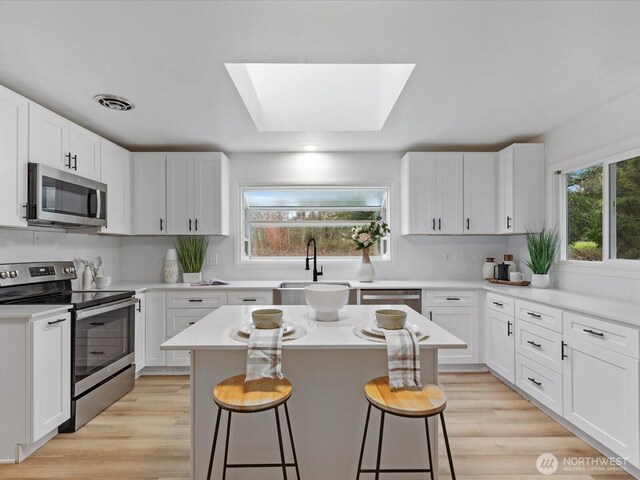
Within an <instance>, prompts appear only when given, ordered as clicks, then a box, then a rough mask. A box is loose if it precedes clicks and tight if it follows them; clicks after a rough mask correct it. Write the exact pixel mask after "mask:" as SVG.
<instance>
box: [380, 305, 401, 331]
mask: <svg viewBox="0 0 640 480" xmlns="http://www.w3.org/2000/svg"><path fill="white" fill-rule="evenodd" d="M406 322H407V312H405V311H404V310H388V309H384V310H376V325H377V326H378V327H380V328H384V329H385V330H400V329H401V328H404V324H405V323H406Z"/></svg>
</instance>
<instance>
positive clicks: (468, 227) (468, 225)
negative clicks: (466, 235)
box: [467, 218, 471, 230]
mask: <svg viewBox="0 0 640 480" xmlns="http://www.w3.org/2000/svg"><path fill="white" fill-rule="evenodd" d="M470 227H471V226H470V219H468V218H467V230H470V229H471V228H470Z"/></svg>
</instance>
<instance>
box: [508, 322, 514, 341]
mask: <svg viewBox="0 0 640 480" xmlns="http://www.w3.org/2000/svg"><path fill="white" fill-rule="evenodd" d="M511 325H513V323H511V322H507V337H510V336H511V334H512V333H513V332H512V331H511Z"/></svg>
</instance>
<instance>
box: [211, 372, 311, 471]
mask: <svg viewBox="0 0 640 480" xmlns="http://www.w3.org/2000/svg"><path fill="white" fill-rule="evenodd" d="M244 379H245V376H244V375H236V376H235V377H231V378H227V379H226V380H223V381H222V382H220V383H219V384H218V385H216V387H215V388H214V389H213V400H214V402H215V403H216V405H218V415H217V418H216V427H215V431H214V434H213V444H212V446H211V456H210V458H209V472H208V474H207V479H209V480H210V479H211V471H212V470H213V457H214V454H215V451H216V443H217V441H218V428H219V426H220V417H221V415H222V410H226V411H227V412H228V414H227V436H226V440H225V446H224V469H223V473H222V479H223V480H225V478H226V476H227V469H228V468H267V467H280V468H282V475H283V477H284V479H285V480H287V467H295V469H296V476H297V477H298V480H300V471H299V470H298V457H297V456H296V447H295V444H294V443H293V433H292V431H291V422H290V420H289V409H288V408H287V400H289V397H290V396H291V383H290V382H289V380H286V379H282V380H278V379H264V380H257V381H252V382H249V383H245V381H244ZM281 405H284V413H285V416H286V418H287V428H288V430H289V440H290V441H291V450H292V452H293V463H286V462H285V458H284V447H283V445H282V432H281V430H280V415H279V414H278V407H280V406H281ZM271 409H273V410H274V411H275V413H276V427H277V430H278V445H279V447H280V463H240V464H238V463H228V462H227V458H228V456H227V454H228V451H229V431H230V429H231V414H232V413H257V412H264V411H266V410H271Z"/></svg>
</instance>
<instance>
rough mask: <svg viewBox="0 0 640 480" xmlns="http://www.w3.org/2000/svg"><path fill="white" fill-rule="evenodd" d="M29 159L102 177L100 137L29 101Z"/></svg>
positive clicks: (97, 178) (84, 174) (81, 174)
mask: <svg viewBox="0 0 640 480" xmlns="http://www.w3.org/2000/svg"><path fill="white" fill-rule="evenodd" d="M29 161H30V162H32V163H43V164H45V165H49V166H51V167H54V168H59V169H62V170H69V171H72V172H74V173H77V174H78V175H80V176H82V177H87V178H92V179H94V180H100V137H99V136H98V135H96V134H95V133H92V132H90V131H89V130H87V129H85V128H82V127H80V126H78V125H76V124H74V123H72V122H70V121H69V120H67V119H66V118H63V117H61V116H60V115H57V114H55V113H53V112H52V111H50V110H47V109H46V108H43V107H41V106H40V105H38V104H36V103H33V102H30V103H29Z"/></svg>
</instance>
